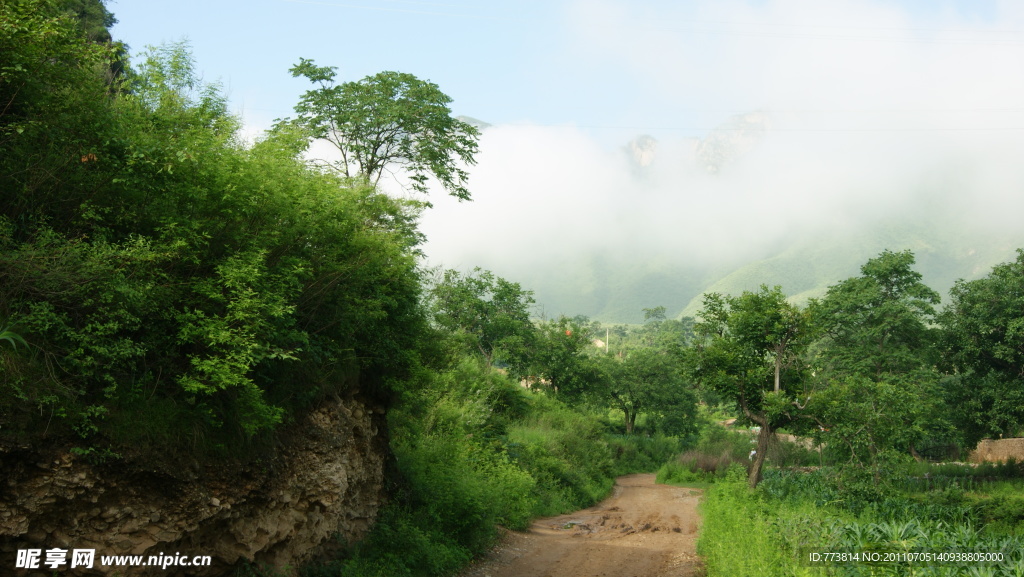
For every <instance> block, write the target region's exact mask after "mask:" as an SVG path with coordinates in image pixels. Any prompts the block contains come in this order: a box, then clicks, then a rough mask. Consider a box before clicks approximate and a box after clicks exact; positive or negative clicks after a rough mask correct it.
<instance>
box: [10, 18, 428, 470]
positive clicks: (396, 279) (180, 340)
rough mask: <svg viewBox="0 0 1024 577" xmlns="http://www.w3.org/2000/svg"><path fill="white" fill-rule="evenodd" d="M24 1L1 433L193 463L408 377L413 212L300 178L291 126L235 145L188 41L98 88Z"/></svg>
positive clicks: (419, 319)
mask: <svg viewBox="0 0 1024 577" xmlns="http://www.w3.org/2000/svg"><path fill="white" fill-rule="evenodd" d="M28 4H33V5H34V6H36V7H37V8H42V7H45V6H48V5H44V4H43V3H24V5H23V3H14V4H10V3H8V4H4V5H3V8H2V9H3V10H4V13H3V14H4V18H5V20H4V23H5V26H7V25H10V26H9V27H8V28H5V29H4V31H5V34H10V35H13V36H11V37H8V36H4V38H3V40H2V41H3V42H8V41H10V42H13V43H14V44H19V46H20V47H19V48H18V49H17V51H16V52H12V53H7V52H5V53H4V56H3V57H2V58H10V59H16V58H21V59H22V60H23V61H24V62H25V63H30V62H31V63H34V64H32V65H33V66H36V65H38V66H37V68H36V70H35V72H36V73H37V74H36V75H31V76H24V77H23V76H19V75H20V74H21V72H19V68H18V64H17V63H14V64H11V65H10V66H7V67H6V68H4V70H5V71H6V72H4V73H5V74H6V75H7V76H5V80H4V82H5V83H7V82H16V83H17V82H21V83H22V84H24V86H22V87H21V89H24V90H27V91H28V92H29V93H33V92H32V91H33V90H36V91H38V92H39V98H38V99H36V100H34V101H32V102H22V101H20V100H17V101H12V105H11V108H9V109H8V110H10V111H11V112H10V115H9V116H4V117H2V118H0V125H2V128H0V129H2V130H7V132H4V133H3V134H4V135H6V136H3V138H6V137H7V136H10V138H9V139H7V140H6V141H5V142H4V146H5V155H3V156H2V157H0V187H2V189H3V190H5V191H9V192H10V194H4V195H2V197H0V278H3V279H7V280H5V282H4V283H2V288H0V314H2V315H3V317H5V318H16V319H18V333H19V334H20V335H23V339H24V341H25V344H27V345H28V346H27V350H25V351H18V354H12V352H11V351H5V352H2V353H0V362H2V363H3V372H2V376H0V389H2V390H3V395H2V396H0V421H2V422H3V423H4V424H5V426H4V427H3V430H4V431H5V432H7V431H11V432H14V431H17V432H18V433H26V432H31V431H34V432H35V433H36V434H39V433H42V432H44V431H46V432H50V433H57V432H64V433H67V434H72V435H75V436H79V437H86V438H85V439H83V442H85V443H87V444H88V443H96V444H97V446H100V447H103V446H106V445H105V443H106V441H104V440H103V438H104V437H105V438H106V439H107V440H109V441H113V442H115V444H123V445H126V446H131V447H132V453H135V452H145V451H146V450H147V449H160V450H168V449H170V450H173V451H180V452H190V451H191V450H193V449H196V450H198V452H199V453H200V454H203V453H204V452H205V451H207V450H221V449H226V448H227V447H233V448H235V449H238V448H240V447H243V446H245V445H246V444H248V443H249V442H254V441H259V440H260V439H261V438H263V437H265V436H266V435H267V434H268V433H269V432H271V431H272V430H273V429H274V428H275V427H276V426H277V425H278V424H279V423H282V422H286V421H288V420H289V418H290V415H292V414H294V412H295V411H300V410H303V409H304V408H305V407H307V406H309V404H310V403H312V402H315V401H316V400H317V399H318V398H322V397H323V396H324V395H327V394H331V393H333V392H338V391H341V390H343V389H345V388H347V387H353V386H356V385H357V383H358V384H360V385H362V387H363V390H364V391H365V392H367V393H369V394H371V395H377V396H378V397H387V396H388V395H390V394H392V393H393V392H394V389H395V388H400V387H401V386H403V385H402V383H404V382H406V381H405V380H404V379H405V378H406V377H407V376H408V374H409V371H410V370H411V368H412V367H413V366H415V365H416V364H417V363H418V362H419V358H418V355H419V354H420V352H421V351H424V352H425V351H426V349H427V347H426V346H421V343H423V339H424V335H425V334H426V333H425V331H426V330H427V327H426V322H425V321H426V320H425V316H424V314H423V310H422V308H421V306H420V291H421V286H420V276H419V273H418V272H417V268H416V260H415V259H416V253H415V250H416V249H415V247H416V245H417V244H418V242H419V241H420V235H419V233H418V232H417V231H416V228H415V227H416V225H415V219H416V216H417V214H418V210H419V208H420V206H419V205H418V204H416V203H410V202H406V201H400V200H395V199H391V198H389V197H387V196H385V195H383V194H380V193H378V192H377V191H375V190H373V189H372V188H368V187H365V186H356V187H352V186H348V184H347V183H346V182H345V181H343V180H342V179H339V178H338V177H335V176H332V175H329V174H324V173H322V172H320V171H317V170H313V169H310V168H309V167H308V166H307V165H306V163H305V162H304V161H303V160H302V158H301V153H302V151H303V150H304V147H305V145H306V142H307V139H306V135H305V134H303V133H301V132H296V131H293V130H286V129H282V130H280V131H277V132H273V133H271V134H269V135H267V136H266V138H265V139H263V140H262V141H260V142H258V143H257V144H256V145H254V146H252V147H250V148H246V147H243V146H240V145H239V144H238V143H237V142H236V140H235V130H236V129H237V127H238V122H237V120H236V119H234V118H232V117H231V116H230V115H228V113H227V105H226V99H225V98H224V97H223V95H222V94H221V93H220V92H219V90H218V88H217V87H216V86H210V85H205V84H203V83H201V82H200V81H199V80H198V78H197V76H196V74H195V72H194V70H193V62H192V58H191V55H190V54H189V53H188V50H187V47H185V46H183V45H169V46H164V47H159V48H152V49H150V50H149V51H148V53H147V54H146V55H145V57H144V59H143V63H142V64H141V65H140V66H139V67H138V69H137V70H135V71H133V72H132V73H131V74H130V75H127V76H126V79H125V82H126V83H128V89H126V90H124V91H122V92H117V93H113V94H112V93H111V92H110V91H109V90H108V86H107V84H106V80H105V78H104V75H103V73H102V71H98V69H97V67H101V65H105V63H106V62H107V61H106V60H105V58H106V53H105V52H103V51H101V50H99V49H95V48H93V47H92V45H91V44H89V43H88V42H84V41H81V39H80V38H79V37H78V36H76V35H77V34H80V32H78V31H77V28H76V27H75V26H73V23H71V22H66V21H65V20H64V19H63V18H64V17H63V16H51V17H44V15H45V11H44V12H42V13H41V14H36V13H32V12H31V11H22V8H24V7H25V6H27V5H28ZM12 38H13V40H12ZM15 41H16V42H15ZM83 42H84V43H83ZM22 43H23V44H24V46H21V44H22ZM12 46H13V44H12ZM75 58H77V59H78V60H74V61H73V60H72V59H75ZM50 60H54V61H55V62H58V63H59V64H61V66H60V67H56V68H54V67H50V66H49V64H47V62H49V61H50ZM26 65H28V64H23V65H22V66H26ZM33 82H38V83H40V84H39V86H35V85H32V86H31V87H30V86H29V84H32V83H33ZM4 86H7V84H5V85H4ZM19 90H20V89H19ZM18 94H21V92H18ZM19 98H20V96H19ZM72 106H73V107H75V110H74V111H71V110H69V109H68V107H72ZM18 129H21V130H20V132H19V130H18ZM68 131H73V132H74V136H73V137H69V136H68V134H67V132H68ZM15 135H16V136H15ZM12 338H13V337H12ZM95 407H99V408H102V409H103V411H102V412H96V411H95V409H94V408H95ZM86 423H87V424H88V426H84V425H83V424H86ZM9 425H13V426H9ZM218 447H219V448H220V449H217V448H218ZM118 452H121V451H120V449H118Z"/></svg>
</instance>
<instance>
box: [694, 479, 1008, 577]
mask: <svg viewBox="0 0 1024 577" xmlns="http://www.w3.org/2000/svg"><path fill="white" fill-rule="evenodd" d="M907 472H908V471H904V473H903V474H904V476H906V477H907V478H911V477H910V476H909V475H906V473H907ZM911 472H912V471H911ZM961 472H963V471H961ZM966 476H968V477H970V476H975V475H966ZM735 477H736V481H735V482H730V480H729V474H727V475H726V479H725V480H724V481H720V482H718V483H715V485H714V486H713V487H712V488H711V489H709V490H708V491H707V492H706V493H705V501H704V503H703V505H702V513H703V515H704V526H703V530H702V532H701V537H700V540H699V542H698V553H700V554H701V555H703V556H704V557H705V563H706V566H707V570H708V576H709V577H717V576H726V575H728V576H730V577H743V576H747V575H750V576H754V575H757V576H769V577H770V576H801V575H851V576H860V575H864V576H867V575H872V576H873V575H936V576H940V575H941V576H945V575H974V576H988V575H991V576H1014V577H1019V576H1021V575H1024V538H1022V537H1021V532H1020V531H1019V527H1020V525H1019V524H1016V525H1015V524H1014V523H1013V522H1012V521H1010V520H1008V519H1007V518H1006V515H1008V514H1009V515H1012V514H1013V513H1012V511H1015V510H1017V509H1016V508H1015V507H1012V506H1007V507H1004V508H1003V509H1001V510H1002V511H1007V512H1008V513H1004V514H1003V515H1004V516H1003V518H1002V520H1001V521H1000V522H998V523H997V522H992V518H991V515H992V511H993V508H991V507H988V508H986V507H979V506H978V501H979V500H980V501H985V500H990V499H998V498H1000V497H1001V498H1002V499H1004V501H1001V503H1003V504H1006V503H1007V502H1008V501H1006V499H1013V498H1015V497H1017V496H1019V494H1020V490H1021V488H1024V487H1022V483H1021V481H1020V480H1016V481H1008V480H1003V481H1000V482H999V483H996V484H992V485H990V486H989V488H990V489H991V490H990V491H988V492H987V493H982V492H973V491H963V490H962V489H960V488H959V487H958V486H956V485H950V486H946V487H945V488H940V489H936V490H930V491H924V492H921V491H918V492H912V491H905V490H901V489H900V488H899V487H898V485H899V484H900V483H899V482H897V483H895V484H894V485H897V486H896V487H895V488H894V487H893V486H889V487H882V488H878V489H877V490H875V491H873V492H866V491H864V490H863V487H856V486H855V483H854V482H853V480H851V477H850V476H849V475H846V476H844V475H842V474H839V473H838V472H836V471H829V470H821V471H817V472H814V473H787V472H782V471H770V472H769V474H767V475H766V478H765V481H764V482H763V483H762V484H761V486H760V487H759V488H758V490H757V491H753V492H751V491H749V490H747V489H746V487H745V486H744V483H743V481H742V480H741V479H739V478H738V475H735ZM812 552H819V553H824V552H847V553H853V554H856V555H858V558H857V560H856V561H852V560H848V561H846V562H842V563H832V564H825V565H817V566H812V565H811V564H810V563H809V562H808V561H809V554H810V553H812ZM894 553H895V554H904V555H908V554H918V553H933V554H934V553H954V554H964V553H967V554H977V553H982V554H991V553H996V554H998V555H1001V558H1002V560H1001V561H995V562H988V563H983V562H977V561H974V560H968V561H961V562H952V561H945V562H941V563H940V562H936V561H932V562H924V561H920V560H919V561H918V562H916V563H908V562H903V563H878V562H868V556H876V555H881V556H882V557H881V558H884V556H885V555H886V554H890V555H891V554H894Z"/></svg>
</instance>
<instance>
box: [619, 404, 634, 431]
mask: <svg viewBox="0 0 1024 577" xmlns="http://www.w3.org/2000/svg"><path fill="white" fill-rule="evenodd" d="M622 412H624V413H625V414H626V434H627V435H632V434H633V425H634V424H635V423H636V412H633V413H630V412H629V409H623V410H622Z"/></svg>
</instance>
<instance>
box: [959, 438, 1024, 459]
mask: <svg viewBox="0 0 1024 577" xmlns="http://www.w3.org/2000/svg"><path fill="white" fill-rule="evenodd" d="M1011 458H1012V459H1016V460H1017V461H1018V462H1024V438H1013V439H984V440H983V441H981V442H980V443H978V448H976V449H975V450H973V451H971V455H970V456H969V457H968V461H970V462H972V463H982V462H985V461H990V462H996V461H1007V460H1009V459H1011Z"/></svg>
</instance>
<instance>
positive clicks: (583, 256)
mask: <svg viewBox="0 0 1024 577" xmlns="http://www.w3.org/2000/svg"><path fill="white" fill-rule="evenodd" d="M775 118H776V116H775V115H773V114H772V113H770V112H764V111H760V112H753V113H749V114H743V115H738V116H735V117H731V118H728V119H726V120H725V121H724V122H723V123H722V124H721V126H720V127H719V128H716V129H715V130H712V131H710V132H709V133H708V134H707V135H705V136H704V137H702V138H698V139H693V138H687V139H678V140H674V141H673V140H658V139H655V138H654V137H652V136H649V135H639V136H637V137H635V138H633V139H631V140H630V141H628V142H627V143H625V144H624V145H622V146H619V147H602V146H601V145H600V144H598V143H597V142H595V141H594V140H593V139H591V138H589V137H588V136H587V135H585V134H584V133H582V132H581V131H579V130H577V129H574V128H571V127H539V126H484V127H483V135H482V139H481V152H480V155H479V164H478V166H477V167H475V168H474V171H473V176H472V178H473V183H474V190H475V191H480V192H476V193H474V194H475V197H474V201H473V202H470V203H461V204H459V203H451V202H448V201H435V204H437V205H438V206H437V207H436V208H435V209H433V210H432V211H429V212H428V213H427V214H426V215H425V217H424V230H425V232H426V233H427V238H428V245H427V247H426V252H427V254H428V256H429V258H430V262H431V263H433V264H443V265H444V266H447V267H452V268H461V269H468V268H471V267H473V266H481V267H484V268H487V269H490V270H493V271H494V272H495V273H497V274H499V275H501V276H504V277H507V278H509V279H512V280H515V281H517V282H520V283H521V284H522V285H523V286H524V287H526V288H529V289H532V290H534V291H535V292H536V298H537V302H538V305H539V307H538V314H541V315H545V316H555V315H558V314H568V315H575V314H584V315H587V316H590V317H593V318H597V319H600V320H603V321H608V322H638V321H639V320H641V319H642V312H641V309H642V308H644V307H653V306H665V307H667V308H668V310H669V313H670V314H693V313H695V312H696V310H697V309H698V308H699V296H700V294H701V293H702V292H704V291H707V290H714V291H720V292H726V293H738V292H740V291H742V290H752V289H756V288H757V287H758V286H759V285H760V284H762V283H764V284H768V285H770V286H771V285H776V284H778V285H781V286H782V287H783V290H784V291H786V293H787V294H790V295H792V297H793V299H794V300H796V301H798V302H806V300H807V299H808V298H810V297H814V296H820V295H821V294H823V292H824V290H825V288H826V287H827V286H828V285H829V284H833V283H835V282H837V281H839V280H842V279H844V278H847V277H849V276H853V275H855V274H857V272H858V269H859V266H860V265H861V264H863V263H864V262H865V261H866V260H867V259H868V258H871V257H872V256H875V255H876V254H878V253H879V252H881V251H882V250H885V249H891V250H902V249H911V250H913V251H914V252H915V254H916V255H917V260H918V268H919V270H920V271H921V272H922V273H923V274H924V276H925V280H926V281H927V282H928V283H929V284H930V285H931V286H932V287H933V288H935V289H936V290H939V291H940V292H943V293H945V291H947V290H948V288H949V287H950V286H952V284H953V282H954V281H955V280H956V279H958V278H968V279H970V278H976V277H978V276H982V275H984V274H986V273H987V271H988V269H989V268H990V267H991V266H992V265H994V264H996V263H998V262H1002V261H1004V260H1008V259H1010V258H1012V256H1013V254H1014V249H1015V248H1017V247H1021V246H1024V229H1022V228H1021V227H1019V226H1016V218H1015V216H1013V215H1014V214H1019V212H1018V211H1019V210H1020V209H1021V199H1022V197H1024V195H1022V194H1021V191H1024V187H1022V183H1024V171H1022V170H1021V169H1020V168H1015V165H1014V164H1012V163H1010V162H1008V160H1009V159H1008V158H1007V156H1008V155H1010V154H1012V151H1013V150H1020V147H1019V145H1020V144H1021V143H1020V142H1019V140H1020V138H1019V135H1017V134H999V135H991V134H988V135H984V136H985V137H984V138H979V137H978V135H976V134H956V135H955V136H957V137H958V138H943V139H936V138H934V137H933V135H932V134H931V133H929V132H920V131H904V132H898V133H891V134H885V135H884V138H879V135H878V134H877V133H856V132H821V133H813V132H797V131H793V132H786V131H780V132H776V131H773V130H772V128H771V127H772V124H773V122H776V120H775Z"/></svg>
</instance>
